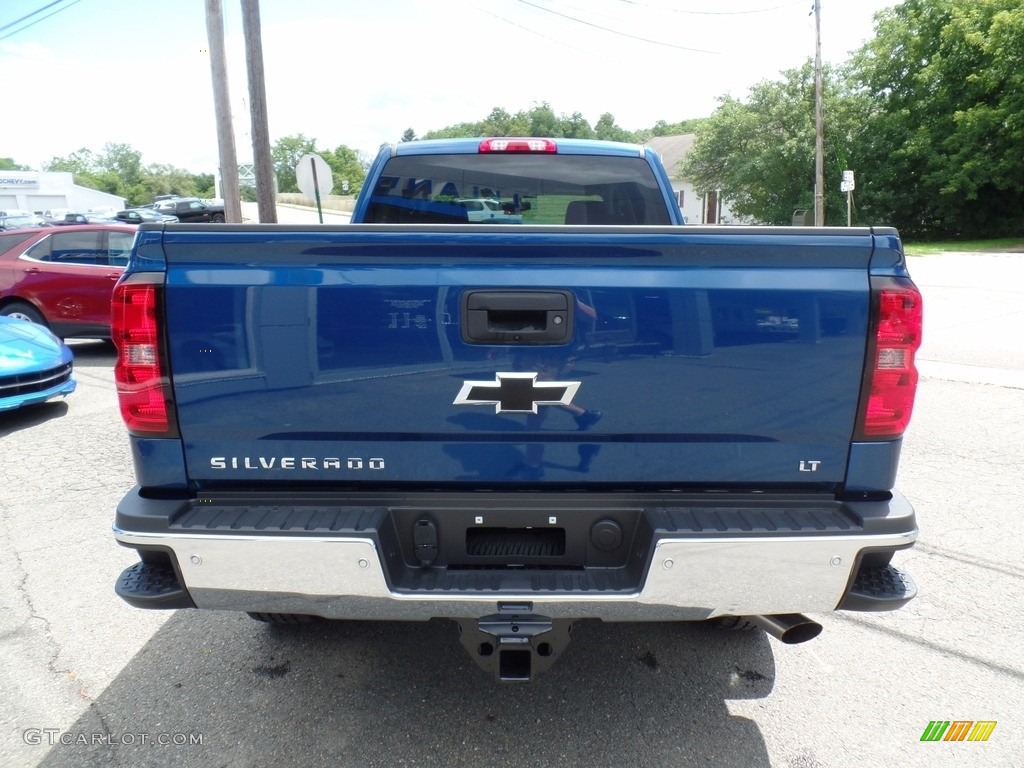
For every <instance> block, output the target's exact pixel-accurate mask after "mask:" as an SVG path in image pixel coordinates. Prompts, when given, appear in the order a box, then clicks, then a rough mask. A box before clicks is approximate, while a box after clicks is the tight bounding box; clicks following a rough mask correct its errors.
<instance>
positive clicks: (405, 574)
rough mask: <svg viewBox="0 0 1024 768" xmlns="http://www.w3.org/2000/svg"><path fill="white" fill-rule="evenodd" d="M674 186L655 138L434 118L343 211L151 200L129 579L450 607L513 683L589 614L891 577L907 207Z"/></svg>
mask: <svg viewBox="0 0 1024 768" xmlns="http://www.w3.org/2000/svg"><path fill="white" fill-rule="evenodd" d="M438 190H441V191H442V194H436V193H437V191H438ZM470 190H472V192H471V193H470ZM460 191H461V192H462V193H463V194H471V196H470V197H459V196H458V193H459V192H460ZM676 200H677V196H676V192H675V191H674V190H673V189H672V186H671V183H670V181H669V178H668V175H667V174H666V173H665V170H664V168H663V167H662V165H661V162H660V160H659V158H658V156H657V155H656V154H655V153H654V152H653V151H651V150H650V149H649V148H647V147H642V146H634V145H628V144H616V143H609V142H599V141H585V140H577V139H543V138H524V139H519V138H501V139H444V140H437V141H411V142H405V143H401V144H398V145H397V146H394V147H386V148H384V149H382V151H381V153H380V154H379V156H378V157H377V159H376V161H375V162H374V164H373V166H372V167H371V169H370V171H369V174H368V177H367V179H366V182H365V183H364V185H363V187H362V192H361V194H360V197H359V198H358V199H357V201H356V204H355V209H354V211H353V213H352V224H351V225H345V226H333V225H329V226H324V225H318V226H304V227H294V226H283V225H256V226H251V225H245V226H242V225H224V226H222V227H214V228H211V227H209V226H207V225H202V224H189V223H179V224H174V223H171V224H164V223H152V224H143V225H142V226H140V228H139V231H138V233H137V235H136V237H135V242H134V246H133V249H132V253H131V257H130V260H129V264H128V267H127V269H126V270H125V273H124V276H123V277H122V278H121V279H120V280H119V282H118V284H117V286H116V288H115V291H114V303H113V327H112V336H113V338H114V340H115V343H116V344H117V347H118V362H117V365H116V369H115V373H116V377H117V382H118V397H119V400H120V406H121V413H122V416H123V418H124V421H125V424H126V425H127V429H128V434H129V440H130V441H131V443H132V456H133V457H134V461H135V476H136V486H135V487H134V488H132V489H131V490H130V491H129V492H128V493H127V494H126V495H125V496H124V497H123V499H122V500H121V502H120V503H119V505H118V507H117V512H116V517H115V522H114V535H115V537H116V540H117V541H118V542H119V543H120V544H122V545H123V546H126V547H129V548H132V549H134V550H136V551H137V552H138V554H139V562H138V563H136V564H135V565H133V566H132V567H130V568H129V569H127V570H126V571H125V572H124V573H123V574H122V575H121V577H120V579H119V580H118V581H117V591H118V594H119V595H120V596H121V597H122V598H123V599H124V600H126V601H127V602H129V603H130V604H132V605H134V606H138V607H140V608H164V609H168V608H170V609H173V608H200V609H210V610H231V611H241V612H246V613H248V614H250V615H251V616H253V617H254V618H256V619H259V620H260V621H268V622H279V623H300V622H307V621H311V620H313V619H361V620H368V619H374V620H380V619H391V620H402V621H417V620H419V621H423V620H429V619H432V618H443V619H450V620H453V621H454V622H456V623H457V624H458V628H459V638H460V642H461V643H462V645H463V646H464V647H465V648H466V650H467V651H468V652H469V654H470V655H471V657H472V658H473V660H474V661H475V662H476V663H477V664H478V665H479V666H480V667H482V668H483V669H485V670H486V671H487V672H489V673H490V674H492V675H493V676H494V677H496V678H497V679H499V680H503V681H527V680H531V679H533V678H534V677H535V676H536V675H537V674H538V673H540V672H543V671H544V670H545V669H547V668H548V667H550V666H551V665H552V664H554V663H555V662H556V661H557V660H558V659H559V658H561V656H562V654H563V653H564V651H565V649H566V647H567V644H568V642H569V639H570V632H571V628H572V624H573V622H575V621H577V620H580V619H600V620H605V621H711V622H715V623H717V624H720V625H724V626H727V627H734V628H738V627H759V628H761V629H763V630H765V631H767V632H769V633H771V634H772V635H773V636H774V637H776V638H778V639H780V640H781V641H783V642H786V643H793V642H802V641H805V640H809V639H811V638H813V637H815V636H816V635H817V634H818V633H819V632H820V631H821V629H822V626H821V623H819V621H816V620H814V619H811V618H809V617H808V616H807V615H806V614H808V613H811V614H817V615H819V616H823V617H825V618H823V619H821V621H823V622H825V623H829V618H828V617H829V615H830V614H832V613H833V612H835V611H890V610H895V609H898V608H900V607H901V606H903V605H904V604H906V603H907V602H908V601H910V600H911V599H912V598H913V597H914V595H915V594H916V587H915V585H914V583H913V581H912V580H911V578H910V577H909V576H908V575H906V574H905V573H904V572H903V571H902V570H900V569H899V568H898V567H897V566H896V565H895V564H894V563H893V562H892V561H893V558H894V555H897V553H898V552H900V551H901V550H905V549H907V548H909V547H911V546H913V545H914V542H915V541H916V538H917V523H916V518H915V515H914V510H913V508H912V507H911V505H910V504H909V503H908V501H907V500H906V499H905V498H904V497H903V496H902V495H901V494H900V493H899V491H897V490H896V489H895V488H894V485H895V481H896V473H897V467H898V464H899V456H900V447H901V444H902V436H903V433H904V431H905V430H906V428H907V425H908V423H909V420H910V414H911V410H912V407H913V402H914V396H915V391H916V385H917V373H916V370H915V367H914V354H915V351H916V350H917V348H918V345H919V344H920V341H921V322H922V308H921V297H920V294H919V293H918V291H917V288H916V287H915V286H914V283H913V282H912V281H911V279H910V276H909V274H908V273H907V268H906V263H905V260H904V257H903V251H902V245H901V243H900V239H899V235H898V233H897V232H896V231H895V230H894V229H891V228H887V227H847V228H838V227H832V228H810V227H806V228H805V227H727V226H704V227H690V226H682V224H683V221H682V216H681V213H680V210H679V206H678V204H677V203H676ZM382 308H383V310H382ZM384 456H386V457H387V468H386V469H385V461H384V458H381V457H384ZM371 457H372V458H371ZM325 542H326V543H329V544H330V546H326V547H325V546H322V544H323V543H325ZM831 625H832V627H833V628H834V629H835V630H836V631H842V630H843V628H844V624H843V623H840V622H832V623H831Z"/></svg>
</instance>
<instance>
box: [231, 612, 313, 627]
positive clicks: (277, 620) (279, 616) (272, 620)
mask: <svg viewBox="0 0 1024 768" xmlns="http://www.w3.org/2000/svg"><path fill="white" fill-rule="evenodd" d="M249 618H250V619H253V620H254V621H262V622H263V623H264V624H276V625H278V626H283V625H292V624H316V623H317V622H320V621H323V619H322V618H320V617H319V616H309V615H307V614H305V613H250V614H249Z"/></svg>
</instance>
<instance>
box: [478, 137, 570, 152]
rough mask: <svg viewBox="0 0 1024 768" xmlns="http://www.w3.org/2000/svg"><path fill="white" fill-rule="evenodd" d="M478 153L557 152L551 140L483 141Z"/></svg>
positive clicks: (556, 146)
mask: <svg viewBox="0 0 1024 768" xmlns="http://www.w3.org/2000/svg"><path fill="white" fill-rule="evenodd" d="M478 151H479V152H558V145H557V144H555V142H553V141H552V140H551V139H484V140H483V141H481V142H480V147H479V149H478Z"/></svg>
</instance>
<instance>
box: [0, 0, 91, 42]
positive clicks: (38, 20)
mask: <svg viewBox="0 0 1024 768" xmlns="http://www.w3.org/2000/svg"><path fill="white" fill-rule="evenodd" d="M63 1H64V0H55V2H52V3H50V4H49V5H44V6H43V7H42V8H37V9H36V10H34V11H32V13H30V14H28V15H26V16H22V17H21V18H20V19H18V20H17V21H12V22H11V23H10V24H5V25H4V26H3V27H0V32H3V31H4V30H5V29H10V28H11V27H13V26H15V25H17V24H20V23H21V22H23V21H25V19H30V18H32V17H33V16H35V15H36V14H37V13H42V12H43V11H45V10H46V9H47V8H52V7H53V6H55V5H58V4H59V3H62V2H63ZM80 2H82V0H71V2H70V3H68V4H67V5H65V6H64V7H63V8H58V9H57V10H56V11H54V12H53V13H48V14H46V15H45V16H43V18H41V19H36V20H35V21H33V22H32V23H31V24H26V25H25V26H24V27H21V28H20V29H16V30H14V31H13V32H8V33H7V34H6V35H4V36H3V37H0V40H6V39H7V38H8V37H12V36H13V35H16V34H18V33H19V32H24V31H25V30H26V29H29V28H30V27H34V26H35V25H36V24H38V23H39V22H41V21H46V20H47V19H48V18H50V17H51V16H56V15H57V14H58V13H60V12H61V11H66V10H67V9H68V8H70V7H71V6H72V5H75V4H76V3H80Z"/></svg>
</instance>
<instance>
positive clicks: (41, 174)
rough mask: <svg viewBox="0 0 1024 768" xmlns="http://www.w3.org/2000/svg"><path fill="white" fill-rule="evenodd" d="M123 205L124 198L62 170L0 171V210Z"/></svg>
mask: <svg viewBox="0 0 1024 768" xmlns="http://www.w3.org/2000/svg"><path fill="white" fill-rule="evenodd" d="M109 207H114V208H116V209H117V210H121V209H122V208H124V198H123V197H118V196H117V195H110V194H107V193H106V192H100V191H99V190H98V189H89V188H88V187H80V186H78V185H77V184H75V181H74V179H73V178H72V176H71V174H70V173H66V172H63V171H53V172H50V171H0V211H10V210H24V211H31V212H32V213H38V214H40V215H45V213H44V212H46V211H52V210H68V211H74V212H77V213H84V212H86V211H88V210H89V209H90V208H109Z"/></svg>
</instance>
